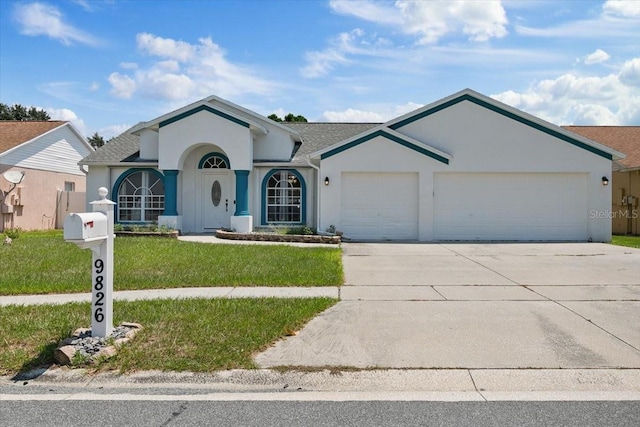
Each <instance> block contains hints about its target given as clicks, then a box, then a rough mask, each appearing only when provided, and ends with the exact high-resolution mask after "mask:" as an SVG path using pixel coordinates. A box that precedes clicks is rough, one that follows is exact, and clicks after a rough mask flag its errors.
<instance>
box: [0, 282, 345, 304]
mask: <svg viewBox="0 0 640 427" xmlns="http://www.w3.org/2000/svg"><path fill="white" fill-rule="evenodd" d="M339 296H340V288H338V287H337V286H330V287H264V286H255V287H208V288H171V289H143V290H138V291H118V292H114V293H113V299H114V300H126V301H136V300H150V299H164V298H172V299H181V298H260V297H275V298H314V297H328V298H339ZM90 301H91V293H90V292H86V293H77V294H56V295H16V296H0V306H5V305H31V304H66V303H69V302H90Z"/></svg>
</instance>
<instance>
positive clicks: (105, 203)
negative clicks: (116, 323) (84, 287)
mask: <svg viewBox="0 0 640 427" xmlns="http://www.w3.org/2000/svg"><path fill="white" fill-rule="evenodd" d="M107 194H109V190H107V189H106V188H104V187H100V188H99V189H98V195H99V196H100V200H96V201H93V202H91V203H90V204H91V205H92V206H93V212H85V213H71V214H69V215H68V216H67V217H66V218H65V220H64V226H63V228H64V239H65V240H66V241H67V242H71V243H75V244H76V245H78V246H79V247H80V248H82V249H91V252H92V254H93V257H92V262H91V279H92V282H91V283H92V284H91V293H92V298H91V335H92V336H94V337H107V336H109V335H110V334H111V332H112V331H113V239H114V237H115V236H114V234H113V206H114V205H115V203H114V202H112V201H111V200H109V199H107Z"/></svg>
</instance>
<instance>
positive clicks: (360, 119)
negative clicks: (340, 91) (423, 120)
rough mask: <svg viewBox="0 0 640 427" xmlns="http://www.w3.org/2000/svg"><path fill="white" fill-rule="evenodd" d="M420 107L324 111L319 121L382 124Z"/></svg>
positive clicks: (411, 105) (418, 105)
mask: <svg viewBox="0 0 640 427" xmlns="http://www.w3.org/2000/svg"><path fill="white" fill-rule="evenodd" d="M420 107H422V104H416V103H415V102H409V103H407V104H404V105H397V106H395V107H391V108H388V107H383V108H382V109H380V110H379V111H365V110H358V109H354V108H348V109H346V110H343V111H325V112H324V113H322V116H321V118H320V120H321V121H327V122H343V123H344V122H346V123H383V122H386V121H388V120H391V119H393V118H395V117H398V116H401V115H403V114H406V113H408V112H410V111H413V110H416V109H418V108H420Z"/></svg>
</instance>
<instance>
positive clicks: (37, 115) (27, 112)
mask: <svg viewBox="0 0 640 427" xmlns="http://www.w3.org/2000/svg"><path fill="white" fill-rule="evenodd" d="M0 120H18V121H21V122H25V121H47V120H51V117H50V116H49V114H48V113H47V112H46V111H44V110H39V109H37V108H36V107H25V106H23V105H20V104H13V105H12V106H8V105H7V104H2V103H0Z"/></svg>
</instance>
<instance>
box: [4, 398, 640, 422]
mask: <svg viewBox="0 0 640 427" xmlns="http://www.w3.org/2000/svg"><path fill="white" fill-rule="evenodd" d="M0 413H1V414H2V425H3V426H4V427H13V426H30V427H35V426H52V425H65V426H141V427H142V426H214V425H215V426H412V425H413V426H418V425H420V426H427V425H428V426H449V425H450V426H474V427H481V426H497V425H498V426H499V425H504V426H542V425H544V426H554V425H562V426H580V427H588V426H594V427H595V426H598V427H601V426H625V427H627V426H631V425H640V402H637V401H636V402H633V401H632V402H619V401H618V402H415V401H414V402H402V401H358V402H354V401H345V402H331V401H320V402H300V401H285V402H274V401H228V402H219V401H218V402H216V401H207V402H202V401H189V396H185V400H183V401H133V402H131V401H3V402H0Z"/></svg>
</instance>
